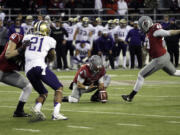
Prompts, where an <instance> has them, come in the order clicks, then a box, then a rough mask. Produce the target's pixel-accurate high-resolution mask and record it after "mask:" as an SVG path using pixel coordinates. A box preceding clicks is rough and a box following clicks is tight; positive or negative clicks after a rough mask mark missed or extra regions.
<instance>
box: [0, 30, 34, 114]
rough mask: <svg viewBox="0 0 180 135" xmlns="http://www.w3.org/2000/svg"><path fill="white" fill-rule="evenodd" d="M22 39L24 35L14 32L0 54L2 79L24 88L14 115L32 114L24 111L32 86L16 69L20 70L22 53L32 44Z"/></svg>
mask: <svg viewBox="0 0 180 135" xmlns="http://www.w3.org/2000/svg"><path fill="white" fill-rule="evenodd" d="M22 39H23V35H20V34H18V33H14V34H12V35H11V36H10V38H9V41H8V43H7V44H6V46H5V48H4V51H3V52H2V54H1V55H0V81H1V82H3V83H5V84H8V85H11V86H14V87H17V88H20V89H22V90H23V91H22V92H21V95H20V97H19V103H18V105H17V108H16V110H15V112H14V115H13V117H29V116H30V115H29V114H27V113H25V112H24V104H25V103H26V102H27V99H28V97H29V95H30V94H31V91H32V86H31V84H30V83H29V81H28V80H27V79H26V78H25V77H24V76H23V75H21V74H20V73H18V72H17V71H16V70H19V62H20V63H21V62H22V56H21V55H23V52H24V50H25V48H26V46H28V45H29V44H30V42H29V43H28V42H27V43H25V42H24V43H22Z"/></svg>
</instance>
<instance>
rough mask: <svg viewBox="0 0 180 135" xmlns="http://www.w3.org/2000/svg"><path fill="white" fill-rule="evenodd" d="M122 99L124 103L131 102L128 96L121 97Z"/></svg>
mask: <svg viewBox="0 0 180 135" xmlns="http://www.w3.org/2000/svg"><path fill="white" fill-rule="evenodd" d="M122 98H123V100H124V101H127V102H131V101H132V98H130V97H129V95H122Z"/></svg>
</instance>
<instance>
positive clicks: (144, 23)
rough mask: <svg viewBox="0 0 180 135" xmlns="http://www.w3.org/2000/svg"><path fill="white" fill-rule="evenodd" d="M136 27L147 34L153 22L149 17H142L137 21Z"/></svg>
mask: <svg viewBox="0 0 180 135" xmlns="http://www.w3.org/2000/svg"><path fill="white" fill-rule="evenodd" d="M138 25H139V28H140V29H141V30H142V31H143V32H145V33H147V32H148V31H149V29H150V27H151V26H152V25H153V21H152V19H151V18H150V17H149V16H142V17H141V18H139V20H138Z"/></svg>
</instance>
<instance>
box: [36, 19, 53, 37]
mask: <svg viewBox="0 0 180 135" xmlns="http://www.w3.org/2000/svg"><path fill="white" fill-rule="evenodd" d="M50 31H51V30H50V27H49V24H47V22H45V21H38V22H37V23H36V24H35V25H34V33H35V34H39V35H43V36H48V35H49V34H50Z"/></svg>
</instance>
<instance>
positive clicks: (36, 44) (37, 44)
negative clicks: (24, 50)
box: [29, 37, 44, 52]
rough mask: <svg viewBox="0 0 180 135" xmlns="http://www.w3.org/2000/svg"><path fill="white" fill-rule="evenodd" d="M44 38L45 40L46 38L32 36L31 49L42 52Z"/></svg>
mask: <svg viewBox="0 0 180 135" xmlns="http://www.w3.org/2000/svg"><path fill="white" fill-rule="evenodd" d="M43 40H44V38H38V37H32V38H31V45H30V46H29V50H30V51H37V52H41V48H42V43H43Z"/></svg>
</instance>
